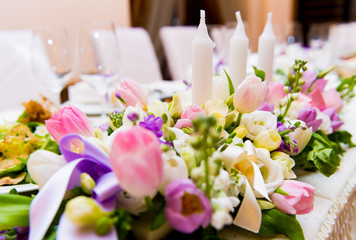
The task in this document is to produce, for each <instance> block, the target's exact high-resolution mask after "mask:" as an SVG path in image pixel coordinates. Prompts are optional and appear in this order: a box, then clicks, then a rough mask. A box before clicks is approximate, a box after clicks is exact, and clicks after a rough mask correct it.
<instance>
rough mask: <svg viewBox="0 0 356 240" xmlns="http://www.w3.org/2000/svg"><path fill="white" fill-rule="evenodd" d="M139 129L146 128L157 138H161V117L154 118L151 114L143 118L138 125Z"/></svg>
mask: <svg viewBox="0 0 356 240" xmlns="http://www.w3.org/2000/svg"><path fill="white" fill-rule="evenodd" d="M139 125H140V127H143V128H146V129H148V130H150V131H152V132H153V133H154V134H156V136H157V137H158V138H160V137H162V135H163V132H162V130H161V128H162V125H163V119H162V118H161V117H156V118H155V116H154V115H152V114H150V115H148V116H147V117H144V120H143V122H140V123H139Z"/></svg>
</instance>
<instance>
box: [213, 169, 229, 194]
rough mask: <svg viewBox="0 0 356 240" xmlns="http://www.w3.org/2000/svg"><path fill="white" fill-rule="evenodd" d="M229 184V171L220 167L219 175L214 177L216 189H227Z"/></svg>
mask: <svg viewBox="0 0 356 240" xmlns="http://www.w3.org/2000/svg"><path fill="white" fill-rule="evenodd" d="M229 184H230V176H229V173H228V172H227V171H226V170H224V169H222V168H220V170H219V175H218V176H216V177H215V179H214V185H213V188H214V190H222V191H226V190H227V189H228V187H229Z"/></svg>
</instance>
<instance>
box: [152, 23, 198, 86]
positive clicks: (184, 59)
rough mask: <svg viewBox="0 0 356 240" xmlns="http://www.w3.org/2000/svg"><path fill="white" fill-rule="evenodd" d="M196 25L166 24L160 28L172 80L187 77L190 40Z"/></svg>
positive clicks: (190, 52)
mask: <svg viewBox="0 0 356 240" xmlns="http://www.w3.org/2000/svg"><path fill="white" fill-rule="evenodd" d="M196 32H197V27H196V26H193V27H191V26H173V27H171V26H166V27H162V28H161V29H160V32H159V34H160V38H161V41H162V45H163V49H164V53H165V56H166V59H167V64H168V68H169V72H170V74H171V77H172V79H173V80H182V79H187V78H188V77H189V76H190V74H189V68H190V66H191V64H192V41H193V39H194V37H195V35H196Z"/></svg>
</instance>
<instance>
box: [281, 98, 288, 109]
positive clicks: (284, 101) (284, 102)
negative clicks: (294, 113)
mask: <svg viewBox="0 0 356 240" xmlns="http://www.w3.org/2000/svg"><path fill="white" fill-rule="evenodd" d="M287 103H288V99H287V98H283V99H282V100H281V102H280V105H281V107H285V106H286V105H287Z"/></svg>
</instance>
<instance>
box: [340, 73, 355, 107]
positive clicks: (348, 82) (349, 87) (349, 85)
mask: <svg viewBox="0 0 356 240" xmlns="http://www.w3.org/2000/svg"><path fill="white" fill-rule="evenodd" d="M340 81H341V82H340V84H339V86H337V87H336V91H338V92H339V93H340V96H341V98H342V99H344V100H346V101H348V100H350V99H351V98H352V97H353V96H355V93H354V87H355V85H356V75H353V76H352V77H349V78H343V79H340Z"/></svg>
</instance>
